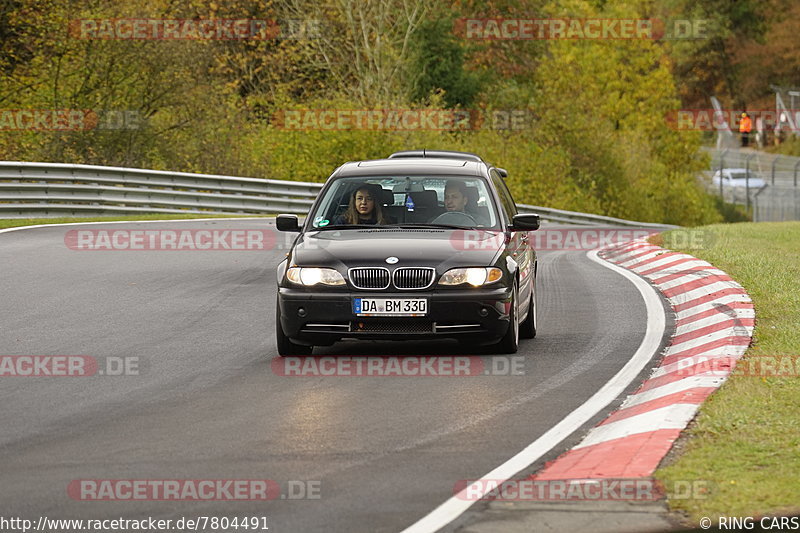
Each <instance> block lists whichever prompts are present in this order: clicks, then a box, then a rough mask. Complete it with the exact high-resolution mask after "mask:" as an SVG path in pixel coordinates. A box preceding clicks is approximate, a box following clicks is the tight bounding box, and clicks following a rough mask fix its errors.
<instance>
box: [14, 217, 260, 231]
mask: <svg viewBox="0 0 800 533" xmlns="http://www.w3.org/2000/svg"><path fill="white" fill-rule="evenodd" d="M257 216H260V215H159V214H154V215H131V216H116V217H113V216H112V217H60V218H3V219H0V229H5V228H17V227H19V226H37V225H39V224H64V223H68V222H113V221H116V220H121V221H137V220H183V219H193V218H242V217H248V218H249V217H257ZM265 216H266V215H265Z"/></svg>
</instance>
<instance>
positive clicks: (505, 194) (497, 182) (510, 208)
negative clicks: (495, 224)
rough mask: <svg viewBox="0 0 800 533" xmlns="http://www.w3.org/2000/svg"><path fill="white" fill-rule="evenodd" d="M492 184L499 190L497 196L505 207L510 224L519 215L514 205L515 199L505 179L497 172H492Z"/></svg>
mask: <svg viewBox="0 0 800 533" xmlns="http://www.w3.org/2000/svg"><path fill="white" fill-rule="evenodd" d="M492 183H494V187H495V189H497V194H498V196H500V203H501V204H502V206H503V211H505V212H506V219H507V220H508V222H509V223H510V222H511V220H512V219H513V218H514V215H516V214H517V206H516V204H515V203H514V199H513V198H512V197H511V193H510V192H509V190H508V187H506V184H505V182H504V181H503V178H501V177H500V175H499V174H497V172H495V171H494V170H492Z"/></svg>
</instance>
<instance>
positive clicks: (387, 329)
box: [278, 287, 511, 345]
mask: <svg viewBox="0 0 800 533" xmlns="http://www.w3.org/2000/svg"><path fill="white" fill-rule="evenodd" d="M369 297H373V298H392V297H395V298H427V299H428V313H427V315H426V316H424V317H388V316H385V317H362V316H357V315H356V314H355V313H353V298H369ZM278 305H279V307H280V315H281V327H282V328H283V331H284V333H285V334H286V336H288V337H289V338H291V339H292V341H294V342H296V343H299V344H306V345H329V344H332V343H333V342H336V341H338V340H341V339H346V338H353V339H384V340H419V339H437V338H453V339H459V340H463V341H465V342H474V343H476V344H480V345H485V344H492V343H494V342H497V341H498V340H500V339H501V338H502V337H503V335H505V333H506V331H507V330H508V325H509V309H510V305H511V289H510V288H509V287H496V288H491V289H472V290H470V289H450V290H443V291H437V292H427V291H402V292H385V291H377V292H369V291H357V292H356V291H353V292H323V291H318V292H310V291H307V290H299V289H292V288H286V287H281V288H279V292H278Z"/></svg>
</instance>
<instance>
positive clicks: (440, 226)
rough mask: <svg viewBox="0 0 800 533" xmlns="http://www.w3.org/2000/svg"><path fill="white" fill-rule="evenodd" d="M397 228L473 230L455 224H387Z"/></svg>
mask: <svg viewBox="0 0 800 533" xmlns="http://www.w3.org/2000/svg"><path fill="white" fill-rule="evenodd" d="M387 226H392V227H396V228H433V229H472V228H471V227H469V226H454V225H453V224H429V223H425V222H401V223H399V224H387Z"/></svg>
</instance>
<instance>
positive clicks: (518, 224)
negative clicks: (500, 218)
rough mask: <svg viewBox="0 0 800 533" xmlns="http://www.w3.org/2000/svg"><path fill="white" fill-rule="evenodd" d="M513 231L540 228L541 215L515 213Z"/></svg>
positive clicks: (512, 223)
mask: <svg viewBox="0 0 800 533" xmlns="http://www.w3.org/2000/svg"><path fill="white" fill-rule="evenodd" d="M511 229H512V231H534V230H537V229H539V215H535V214H533V213H524V214H519V215H514V219H513V220H512V221H511Z"/></svg>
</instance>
